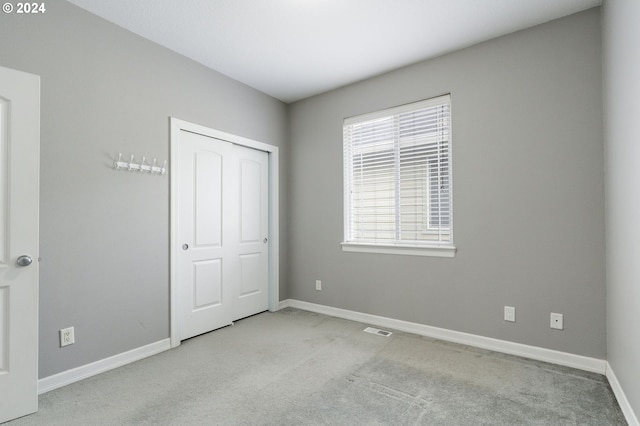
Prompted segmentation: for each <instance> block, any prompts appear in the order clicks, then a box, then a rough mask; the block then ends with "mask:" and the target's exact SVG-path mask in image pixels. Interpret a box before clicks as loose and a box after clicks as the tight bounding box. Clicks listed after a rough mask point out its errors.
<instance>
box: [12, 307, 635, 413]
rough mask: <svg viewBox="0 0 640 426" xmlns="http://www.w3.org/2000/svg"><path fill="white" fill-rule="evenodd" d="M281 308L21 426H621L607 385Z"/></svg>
mask: <svg viewBox="0 0 640 426" xmlns="http://www.w3.org/2000/svg"><path fill="white" fill-rule="evenodd" d="M365 327H366V325H365V324H360V323H357V322H352V321H346V320H341V319H336V318H331V317H327V316H324V315H319V314H314V313H310V312H305V311H300V310H296V309H284V310H282V311H280V312H277V313H264V314H260V315H257V316H254V317H251V318H247V319H244V320H242V321H239V322H237V323H236V325H234V326H231V327H227V328H224V329H221V330H218V331H215V332H213V333H209V334H206V335H203V336H199V337H196V338H194V339H191V340H188V341H185V342H183V344H182V345H181V346H180V347H179V348H176V349H173V350H170V351H167V352H164V353H162V354H159V355H156V356H153V357H151V358H147V359H145V360H142V361H139V362H136V363H134V364H130V365H127V366H125V367H122V368H119V369H116V370H113V371H110V372H107V373H104V374H101V375H98V376H95V377H92V378H89V379H86V380H83V381H81V382H78V383H75V384H72V385H69V386H66V387H64V388H61V389H57V390H55V391H51V392H49V393H46V394H44V395H41V396H40V411H39V412H38V413H36V414H34V415H31V416H27V417H24V418H22V419H18V420H15V421H13V422H9V423H8V425H9V426H21V425H133V424H135V425H138V424H144V425H213V424H221V425H318V424H324V425H598V426H603V425H624V424H626V423H625V421H624V417H623V415H622V413H621V411H620V408H619V407H618V405H617V403H616V400H615V397H614V395H613V393H612V391H611V389H610V387H609V385H608V383H607V381H606V379H605V378H604V377H603V376H601V375H598V374H593V373H587V372H583V371H579V370H574V369H571V368H566V367H559V366H555V365H551V364H547V363H543V362H537V361H531V360H526V359H522V358H518V357H514V356H509V355H504V354H499V353H495V352H491V351H486V350H481V349H476V348H471V347H467V346H462V345H457V344H452V343H447V342H442V341H438V340H434V339H430V338H425V337H421V336H416V335H411V334H407V333H401V332H394V333H393V335H392V336H391V337H381V336H376V335H372V334H368V333H364V332H363V331H362V330H363V329H364V328H365Z"/></svg>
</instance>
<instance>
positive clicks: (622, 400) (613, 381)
mask: <svg viewBox="0 0 640 426" xmlns="http://www.w3.org/2000/svg"><path fill="white" fill-rule="evenodd" d="M607 379H608V380H609V384H610V385H611V390H612V391H613V394H614V395H615V396H616V399H617V400H618V405H619V406H620V409H621V410H622V414H624V417H625V419H626V420H627V423H629V426H640V422H639V421H638V417H637V416H636V413H635V412H634V411H633V407H631V404H630V403H629V400H628V399H627V395H625V393H624V390H622V386H621V385H620V382H619V381H618V378H617V377H616V375H615V373H614V372H613V368H612V367H611V364H609V363H608V362H607Z"/></svg>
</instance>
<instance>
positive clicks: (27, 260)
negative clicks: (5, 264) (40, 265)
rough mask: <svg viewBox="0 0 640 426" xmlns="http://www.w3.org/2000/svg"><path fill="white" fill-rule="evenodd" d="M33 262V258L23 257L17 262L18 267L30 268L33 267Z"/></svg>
mask: <svg viewBox="0 0 640 426" xmlns="http://www.w3.org/2000/svg"><path fill="white" fill-rule="evenodd" d="M31 262H33V259H31V256H27V255H22V256H20V257H19V258H18V259H17V260H16V265H18V266H29V265H31Z"/></svg>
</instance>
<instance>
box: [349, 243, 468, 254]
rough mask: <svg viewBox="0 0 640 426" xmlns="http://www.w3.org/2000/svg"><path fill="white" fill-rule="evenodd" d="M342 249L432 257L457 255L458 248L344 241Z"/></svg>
mask: <svg viewBox="0 0 640 426" xmlns="http://www.w3.org/2000/svg"><path fill="white" fill-rule="evenodd" d="M342 251H349V252H357V253H378V254H398V255H403V256H431V257H455V255H456V248H455V247H452V246H428V247H415V246H401V245H379V244H361V243H342Z"/></svg>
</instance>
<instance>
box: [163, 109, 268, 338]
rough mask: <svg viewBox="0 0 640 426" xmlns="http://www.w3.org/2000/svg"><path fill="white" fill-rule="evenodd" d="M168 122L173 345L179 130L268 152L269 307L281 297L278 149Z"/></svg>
mask: <svg viewBox="0 0 640 426" xmlns="http://www.w3.org/2000/svg"><path fill="white" fill-rule="evenodd" d="M170 126H171V142H170V151H171V154H170V155H171V162H170V164H169V174H170V177H171V189H170V194H171V195H170V197H171V207H170V216H171V218H170V222H171V225H170V232H171V236H170V247H171V249H170V253H171V255H170V256H171V259H170V268H171V282H170V295H171V302H170V316H171V326H170V329H171V331H170V333H171V335H170V339H171V347H172V348H174V347H176V346H179V345H180V340H181V339H180V323H179V317H178V303H177V301H178V286H177V284H176V283H177V282H178V277H177V268H176V266H175V264H174V261H175V259H177V250H179V245H180V242H179V241H178V240H177V237H178V227H177V212H178V206H177V202H178V199H177V196H176V191H177V188H178V174H177V173H176V167H177V165H178V150H177V149H176V145H177V141H178V138H179V134H180V132H181V131H183V130H184V131H186V132H191V133H197V134H199V135H203V136H208V137H211V138H215V139H220V140H222V141H227V142H231V143H234V144H236V145H241V146H245V147H248V148H252V149H257V150H260V151H265V152H266V153H267V154H269V284H268V285H269V310H270V311H276V310H278V303H279V299H280V273H279V264H280V260H279V256H280V254H279V253H280V230H279V225H278V224H279V221H280V219H279V217H280V216H279V207H278V204H279V179H278V176H279V175H280V171H279V170H280V169H279V167H280V166H279V153H278V147H277V146H275V145H269V144H266V143H264V142H259V141H255V140H253V139H248V138H245V137H242V136H237V135H233V134H231V133H226V132H222V131H220V130H215V129H210V128H208V127H205V126H201V125H199V124H195V123H190V122H188V121H184V120H180V119H177V118H174V117H171V118H170Z"/></svg>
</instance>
